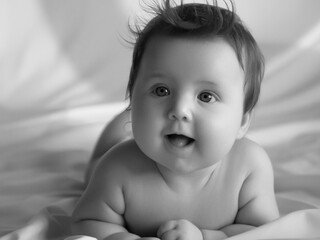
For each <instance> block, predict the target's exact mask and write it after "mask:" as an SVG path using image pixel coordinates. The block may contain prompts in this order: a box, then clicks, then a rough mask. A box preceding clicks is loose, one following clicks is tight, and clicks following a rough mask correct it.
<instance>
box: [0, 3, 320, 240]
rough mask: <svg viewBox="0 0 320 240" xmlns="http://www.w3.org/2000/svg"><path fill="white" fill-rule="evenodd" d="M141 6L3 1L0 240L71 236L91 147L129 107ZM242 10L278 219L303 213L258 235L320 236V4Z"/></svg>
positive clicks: (258, 126)
mask: <svg viewBox="0 0 320 240" xmlns="http://www.w3.org/2000/svg"><path fill="white" fill-rule="evenodd" d="M138 2H139V1H138V0H108V1H90V0H70V1H50V0H29V1H18V0H10V1H9V0H3V1H0V32H1V34H0V63H1V64H0V240H8V239H19V240H29V239H50V240H51V239H64V238H65V237H67V236H69V234H70V228H69V226H70V214H71V212H72V209H73V207H74V204H75V202H76V201H77V199H78V197H79V196H80V194H81V192H82V191H83V174H84V170H85V167H86V164H87V161H88V159H89V156H90V153H91V151H92V148H93V146H94V144H95V142H96V140H97V138H98V135H99V133H100V131H101V130H102V128H103V127H104V125H105V124H106V123H107V122H108V121H109V120H110V119H111V118H112V117H113V116H114V115H115V114H116V113H117V112H119V111H121V110H122V109H124V108H125V107H126V103H125V102H124V101H122V100H123V99H124V96H125V87H126V82H127V79H128V74H129V68H130V60H131V59H130V58H131V53H132V52H131V51H132V49H131V48H130V46H129V45H128V43H126V42H125V41H124V39H122V37H124V38H125V39H129V35H128V33H127V32H126V21H127V18H128V17H130V16H134V15H135V14H140V13H141V12H140V11H141V10H140V9H139V7H138ZM236 4H237V5H236V6H237V12H238V13H239V15H240V16H241V17H242V19H243V20H244V21H245V22H246V24H247V25H248V27H249V29H250V30H251V31H252V32H253V34H254V35H255V37H256V39H257V40H258V42H259V44H260V46H261V47H262V50H263V52H264V53H265V56H266V62H267V65H266V76H265V79H264V82H263V86H262V93H261V99H260V102H259V104H258V106H257V109H256V112H255V118H254V120H253V123H252V127H251V129H250V132H249V134H248V136H249V137H250V138H252V139H254V140H256V141H257V142H259V143H260V144H261V145H263V146H264V147H265V148H266V150H267V151H268V153H269V155H270V157H271V159H272V162H273V166H274V169H275V189H276V194H277V200H278V203H279V207H280V211H281V214H282V215H286V214H288V213H291V212H295V211H299V212H295V213H293V214H290V215H287V216H285V217H283V218H281V219H280V220H279V221H277V222H275V223H272V224H271V225H268V226H265V227H264V228H262V229H259V230H258V233H259V231H260V233H261V231H262V232H263V231H269V232H277V231H280V230H281V229H290V228H291V229H295V230H296V232H294V233H295V234H298V235H296V236H300V237H301V238H302V237H305V238H307V237H310V238H311V237H315V236H317V237H320V233H319V230H317V229H316V227H315V226H318V225H319V223H320V213H319V211H320V210H319V209H320V184H319V183H320V94H319V93H320V69H319V63H320V15H319V9H320V1H317V0H309V1H304V0H282V1H276V0H270V1H264V0H239V1H238V0H237V1H236ZM132 20H133V19H131V22H132ZM119 35H121V36H122V37H119ZM306 209H313V210H312V211H310V210H309V211H307V210H306ZM283 226H286V227H287V228H284V227H283ZM299 234H300V235H299ZM312 234H313V235H312ZM1 236H2V237H1ZM265 236H266V237H268V235H265ZM279 237H281V236H279ZM286 237H288V236H286ZM244 239H250V237H248V236H247V238H244Z"/></svg>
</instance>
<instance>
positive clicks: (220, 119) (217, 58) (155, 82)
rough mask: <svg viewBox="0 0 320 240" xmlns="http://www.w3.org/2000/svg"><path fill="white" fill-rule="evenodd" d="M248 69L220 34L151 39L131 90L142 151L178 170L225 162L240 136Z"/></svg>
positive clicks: (181, 171)
mask: <svg viewBox="0 0 320 240" xmlns="http://www.w3.org/2000/svg"><path fill="white" fill-rule="evenodd" d="M243 86H244V73H243V70H242V69H241V67H240V65H239V62H238V60H237V57H236V54H235V52H234V50H233V49H232V47H231V46H230V45H228V44H227V43H226V41H225V40H223V39H221V38H216V39H214V40H191V39H182V38H169V37H156V38H152V39H151V40H150V42H149V43H148V45H147V48H146V50H145V53H144V56H143V59H142V62H141V65H140V69H139V73H138V77H137V79H136V83H135V86H134V89H133V94H132V101H131V104H132V128H133V134H134V138H135V140H136V142H137V144H138V146H139V147H140V148H141V150H142V151H143V152H144V153H145V154H146V155H147V156H148V157H149V158H151V159H152V160H154V161H156V162H157V163H158V164H160V165H162V166H164V167H167V168H169V169H170V170H172V171H175V172H180V173H189V172H193V171H196V170H199V169H203V168H206V167H209V166H211V165H213V164H215V163H217V162H218V161H220V160H222V159H223V158H224V157H225V156H226V155H227V154H228V153H229V151H230V149H231V148H232V146H233V144H234V142H235V140H236V139H237V138H239V137H242V135H243V132H242V130H241V125H242V118H243V103H244V91H243V89H244V88H243Z"/></svg>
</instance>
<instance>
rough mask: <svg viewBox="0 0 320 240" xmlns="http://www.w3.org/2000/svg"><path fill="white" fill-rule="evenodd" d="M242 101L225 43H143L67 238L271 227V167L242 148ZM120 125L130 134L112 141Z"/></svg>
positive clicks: (195, 236)
mask: <svg viewBox="0 0 320 240" xmlns="http://www.w3.org/2000/svg"><path fill="white" fill-rule="evenodd" d="M164 40H165V41H164ZM151 59H152V61H151ZM177 63H178V64H177ZM203 79H206V81H203ZM216 92H217V93H218V94H217V95H218V96H216V94H215V93H216ZM195 94H196V95H195ZM208 99H209V100H210V101H207V100H208ZM243 99H244V93H243V72H242V70H241V68H240V67H239V64H238V62H237V58H236V56H235V53H234V52H233V50H232V49H231V47H230V46H229V45H228V44H227V43H226V42H225V41H224V40H221V39H217V40H216V41H213V42H207V41H204V42H203V41H195V40H184V39H171V38H170V39H161V38H160V39H154V40H152V41H151V42H150V44H149V45H148V48H147V50H146V53H145V57H144V59H143V61H142V64H141V70H140V73H139V76H138V79H137V82H136V87H135V88H134V93H133V97H132V99H131V104H132V112H126V111H125V112H123V113H122V114H120V115H119V116H117V117H116V118H115V120H114V121H113V122H112V123H111V124H112V125H113V126H114V127H112V128H111V127H107V128H106V130H105V131H104V133H103V134H102V137H101V138H100V140H101V141H100V142H99V143H98V145H97V148H96V151H97V152H99V153H100V154H99V153H94V155H93V156H96V157H94V158H93V159H97V158H99V156H100V155H101V154H103V152H104V151H100V150H101V149H103V148H104V146H106V145H108V144H109V143H114V144H115V145H114V146H113V147H112V148H111V149H110V150H108V148H106V153H105V154H104V155H103V156H102V157H101V158H100V160H99V163H98V165H97V166H96V167H95V171H94V173H93V174H92V177H91V180H90V182H89V185H88V187H87V189H86V191H85V192H84V194H83V196H82V197H81V199H80V201H79V203H78V205H77V207H76V209H75V211H74V214H73V222H74V224H73V227H74V233H75V234H84V235H90V236H94V237H96V238H98V239H108V240H111V239H122V240H126V239H130V240H131V239H132V240H133V239H148V240H151V239H153V240H154V239H161V240H171V239H182V240H189V239H190V240H191V239H192V240H202V239H204V240H206V239H225V238H227V237H229V236H234V235H237V234H240V233H243V232H246V231H248V230H251V229H253V228H255V227H256V226H260V225H263V224H265V223H268V222H270V221H273V220H275V219H277V218H278V217H279V212H278V208H277V204H276V201H275V195H274V187H273V170H272V165H271V162H270V159H269V157H268V156H267V154H266V153H265V151H264V150H263V149H262V148H261V147H260V146H259V145H258V144H256V143H254V142H252V141H251V140H249V139H247V138H245V133H246V131H247V129H248V127H249V125H250V120H251V113H243V112H242V109H243ZM127 119H129V120H132V131H133V133H131V131H126V130H123V131H122V132H121V131H120V133H119V136H117V133H116V132H117V131H115V132H114V130H115V129H125V125H126V122H127ZM108 129H109V130H110V131H109V130H108ZM131 135H133V136H134V137H133V138H132V137H131ZM107 143H108V144H107ZM110 145H113V144H110ZM95 161H96V160H92V164H93V165H94V164H95ZM89 174H90V172H89Z"/></svg>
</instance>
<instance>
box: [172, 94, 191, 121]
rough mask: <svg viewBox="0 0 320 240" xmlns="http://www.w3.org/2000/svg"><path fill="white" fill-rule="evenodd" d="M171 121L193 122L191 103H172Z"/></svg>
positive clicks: (179, 101)
mask: <svg viewBox="0 0 320 240" xmlns="http://www.w3.org/2000/svg"><path fill="white" fill-rule="evenodd" d="M168 116H169V119H170V120H177V121H186V122H188V121H191V120H192V114H191V106H190V103H188V102H187V101H183V99H181V100H179V99H178V100H176V101H175V102H173V103H172V107H171V108H170V110H169V114H168Z"/></svg>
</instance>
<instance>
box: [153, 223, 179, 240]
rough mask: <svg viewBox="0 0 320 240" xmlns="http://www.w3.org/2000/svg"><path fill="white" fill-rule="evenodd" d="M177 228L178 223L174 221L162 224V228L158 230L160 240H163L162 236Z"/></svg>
mask: <svg viewBox="0 0 320 240" xmlns="http://www.w3.org/2000/svg"><path fill="white" fill-rule="evenodd" d="M176 227H177V222H176V221H174V220H171V221H167V222H165V223H163V224H161V226H160V227H159V229H158V232H157V236H158V238H161V239H162V235H163V234H164V233H166V232H168V231H170V230H173V229H175V228H176Z"/></svg>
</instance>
